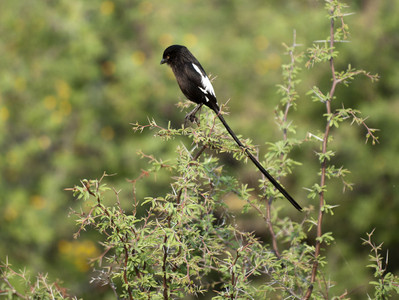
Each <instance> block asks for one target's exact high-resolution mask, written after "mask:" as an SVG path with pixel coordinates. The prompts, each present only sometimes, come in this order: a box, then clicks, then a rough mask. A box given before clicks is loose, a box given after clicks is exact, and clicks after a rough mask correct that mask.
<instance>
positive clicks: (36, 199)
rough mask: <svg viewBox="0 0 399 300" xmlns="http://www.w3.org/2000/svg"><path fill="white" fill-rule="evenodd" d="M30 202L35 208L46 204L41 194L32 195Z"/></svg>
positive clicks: (40, 207)
mask: <svg viewBox="0 0 399 300" xmlns="http://www.w3.org/2000/svg"><path fill="white" fill-rule="evenodd" d="M30 203H31V204H32V206H33V208H35V209H43V208H44V207H45V206H46V202H45V200H44V198H43V197H42V196H40V195H33V196H31V197H30Z"/></svg>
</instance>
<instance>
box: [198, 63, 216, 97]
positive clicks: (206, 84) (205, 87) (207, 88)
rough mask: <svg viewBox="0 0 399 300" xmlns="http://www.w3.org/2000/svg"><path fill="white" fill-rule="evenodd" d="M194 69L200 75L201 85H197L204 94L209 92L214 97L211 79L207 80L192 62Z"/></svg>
mask: <svg viewBox="0 0 399 300" xmlns="http://www.w3.org/2000/svg"><path fill="white" fill-rule="evenodd" d="M192 65H193V67H194V70H195V71H197V72H198V74H200V76H201V84H202V87H200V86H199V87H198V88H199V89H200V90H201V91H202V92H203V93H204V94H211V95H212V96H213V97H216V95H215V91H214V90H213V86H212V83H211V81H210V80H209V78H208V76H206V75H204V74H202V72H201V70H200V68H199V67H198V66H197V65H196V64H194V63H193V64H192ZM205 99H206V101H209V99H208V97H205Z"/></svg>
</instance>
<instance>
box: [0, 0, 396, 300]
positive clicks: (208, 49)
mask: <svg viewBox="0 0 399 300" xmlns="http://www.w3.org/2000/svg"><path fill="white" fill-rule="evenodd" d="M350 5H351V7H350V9H349V11H351V12H355V14H354V15H352V16H350V17H348V18H347V19H346V22H347V23H348V24H349V26H350V29H351V33H352V35H351V37H350V40H351V42H350V43H342V44H338V45H337V47H338V50H339V51H340V56H339V57H338V58H337V60H336V66H337V68H338V70H339V69H343V68H345V67H346V65H347V64H348V63H350V64H351V65H352V66H353V67H355V68H363V69H365V70H367V71H370V72H372V73H378V74H380V76H381V80H380V81H379V82H378V83H374V84H372V83H370V81H369V80H368V79H366V78H362V77H359V78H358V79H356V80H355V81H354V83H353V84H351V85H350V86H349V87H348V88H345V87H339V89H338V90H337V97H338V98H337V100H336V101H334V102H333V108H340V107H342V104H343V103H344V105H345V107H353V108H358V109H360V110H361V111H362V112H363V113H364V115H365V116H370V118H369V119H368V120H367V122H368V125H369V126H370V127H372V128H379V129H380V130H381V131H380V132H379V133H378V135H379V136H380V144H378V145H376V146H371V145H370V143H369V144H365V134H366V131H365V129H364V128H361V127H357V126H356V125H352V126H350V124H346V125H343V127H341V128H340V129H339V130H333V135H334V136H335V142H334V143H333V144H332V145H333V146H332V147H333V148H334V149H335V150H336V151H337V155H336V156H335V157H334V161H333V162H332V163H334V164H336V165H337V166H340V165H344V166H345V167H347V168H348V169H349V170H350V171H351V174H350V175H348V180H349V181H351V182H353V183H355V186H354V190H353V191H349V192H348V191H347V192H345V193H343V192H342V185H341V183H340V182H334V181H333V182H329V187H328V193H327V199H328V201H330V202H331V203H333V204H337V205H339V207H338V208H337V209H336V210H335V215H334V216H333V217H331V216H328V217H327V218H326V219H325V226H324V230H325V231H333V232H334V235H335V237H336V244H334V245H332V246H331V247H330V248H329V250H328V257H329V261H330V262H331V264H329V267H328V270H327V271H328V272H331V276H330V278H331V280H334V281H336V282H337V284H336V287H334V292H336V293H337V294H339V293H343V291H344V290H346V289H347V290H348V291H349V292H351V293H352V294H350V296H352V297H354V298H358V299H364V298H365V293H364V289H365V288H366V287H365V285H366V284H367V282H368V278H369V277H370V270H368V269H367V268H366V267H365V266H366V264H367V263H368V262H367V253H368V250H369V249H367V248H365V247H364V246H362V245H361V240H360V238H361V237H365V236H366V234H365V233H366V232H369V231H371V230H372V229H373V228H376V232H375V235H374V237H375V239H376V242H382V241H384V249H388V248H389V249H390V252H389V267H388V269H389V270H391V271H394V272H396V273H397V271H398V269H399V251H397V250H398V249H399V233H398V228H399V224H398V223H399V221H398V220H399V218H398V217H399V213H398V211H399V197H398V195H397V194H396V193H397V190H398V187H397V184H398V175H399V160H398V159H397V153H398V150H399V135H397V133H398V128H399V118H398V115H399V93H398V92H399V84H398V83H399V18H398V17H397V16H398V15H399V1H397V0H390V1H385V0H367V1H366V0H362V1H360V0H358V1H350ZM323 6H324V1H316V0H297V1H292V0H283V1H281V0H273V1H264V0H250V1H239V0H229V1H224V0H218V1H200V0H182V1H171V0H167V1H148V0H147V1H145V0H144V1H137V0H131V1H125V0H123V1H122V0H115V1H97V0H91V1H67V0H61V1H51V0H41V1H1V2H0V150H1V151H0V172H1V173H0V174H1V180H0V224H1V225H0V228H1V230H0V241H1V242H0V259H1V260H2V261H4V260H5V258H6V257H7V256H8V259H9V261H10V263H12V264H13V265H14V267H15V268H23V267H24V266H26V267H27V269H28V270H31V271H32V272H33V274H35V273H37V272H42V273H46V272H48V273H49V275H50V278H52V279H55V278H59V279H61V280H62V281H63V282H64V283H63V285H64V286H65V287H67V288H68V289H69V291H70V292H71V293H72V294H75V295H77V296H81V297H84V298H85V299H99V297H100V295H102V296H103V297H107V295H108V296H109V297H111V298H112V295H111V294H110V293H109V291H108V292H107V290H106V288H105V287H98V286H95V285H90V284H89V281H90V277H91V276H92V274H91V270H90V268H89V266H88V265H87V259H88V258H89V257H94V256H96V255H98V254H99V253H100V249H101V248H100V246H99V245H98V243H97V242H96V237H93V236H91V235H90V234H89V233H84V234H82V236H81V237H80V239H78V240H74V239H73V238H72V235H73V232H74V231H75V230H76V228H75V227H74V218H73V217H68V216H69V210H70V207H75V208H78V207H79V206H80V205H81V204H80V203H77V202H76V201H75V200H74V199H73V197H72V194H71V193H70V192H67V191H65V190H64V189H65V188H68V187H72V186H74V185H76V184H79V180H80V179H83V178H99V177H100V176H101V175H102V173H103V172H104V171H106V172H107V173H117V175H116V176H113V177H110V178H108V179H107V180H108V182H110V185H113V186H115V187H116V188H117V189H122V192H121V197H125V196H126V197H125V198H124V199H129V195H130V190H131V186H130V184H129V183H128V182H127V181H126V178H129V179H133V178H135V177H137V176H138V175H139V173H140V170H141V169H145V168H146V161H145V160H140V159H139V157H138V156H137V154H136V152H137V151H138V150H140V149H141V150H143V151H144V152H145V153H148V154H154V155H156V156H161V157H162V158H164V159H166V158H170V157H173V155H174V147H175V146H176V144H179V143H181V142H182V140H174V141H169V142H161V141H160V140H159V139H155V138H154V137H153V133H151V132H144V133H143V134H139V133H134V132H133V131H132V130H131V125H129V123H134V122H136V121H137V122H139V123H145V122H147V119H148V118H150V119H152V118H154V119H155V120H156V121H157V123H159V125H161V126H166V125H167V123H168V122H169V121H171V124H172V126H174V127H180V126H181V123H182V121H183V119H184V115H185V112H181V111H180V110H179V109H178V108H177V107H176V103H177V102H178V101H179V100H183V99H184V98H183V96H182V94H181V92H180V90H179V89H178V87H177V84H176V83H175V79H174V77H173V75H172V73H171V71H170V70H169V68H167V67H165V66H160V65H159V61H160V59H161V56H162V52H163V50H164V48H165V47H167V46H169V45H170V44H174V43H177V44H184V45H186V46H188V47H189V49H190V50H191V51H192V52H193V53H194V54H195V55H196V56H197V58H198V59H199V60H200V61H201V63H202V65H203V67H204V68H205V70H206V71H207V72H208V73H209V74H212V75H213V76H217V78H216V80H215V81H214V82H213V85H214V88H215V91H216V94H217V96H218V99H219V101H220V102H221V103H224V102H226V101H227V100H228V99H230V102H229V104H228V105H229V110H230V115H229V116H227V120H228V122H229V123H230V124H231V127H232V128H233V129H235V131H236V132H237V133H238V134H241V135H242V136H244V137H247V138H251V139H252V140H254V141H255V144H259V145H260V146H261V147H260V150H261V153H262V152H263V153H264V152H265V151H266V149H267V148H266V146H265V142H266V141H275V140H277V139H280V138H281V133H280V132H279V131H278V128H277V126H276V125H275V121H274V109H275V107H276V105H277V104H278V101H279V96H278V95H277V93H276V91H277V88H276V84H279V83H281V81H282V77H281V64H282V63H287V62H288V57H287V56H284V51H285V50H284V47H283V46H282V43H283V42H284V43H287V44H290V43H291V42H292V36H293V30H294V29H295V30H296V33H297V43H299V44H302V45H303V46H302V47H300V48H299V50H300V51H304V52H305V51H306V49H307V47H309V46H311V44H312V41H314V40H320V39H324V38H327V36H328V26H329V21H328V19H327V17H326V11H325V10H324V9H323ZM329 76H330V73H329V68H328V65H319V66H316V67H315V68H313V69H310V70H308V69H303V70H302V73H301V74H300V76H299V77H300V78H301V79H302V83H301V85H300V87H299V88H298V91H299V92H300V95H301V98H300V99H299V100H298V107H297V110H296V111H294V112H292V113H291V115H290V119H292V120H293V121H294V122H295V123H296V125H297V126H298V128H297V131H298V136H297V137H298V138H305V136H306V134H307V132H312V133H317V132H318V131H319V130H323V126H324V125H323V124H324V123H323V122H324V120H323V118H322V117H321V116H322V114H323V111H324V107H323V105H322V104H319V103H313V102H312V101H311V100H310V98H309V96H306V92H307V91H308V90H309V89H310V88H311V87H312V86H313V85H318V86H320V87H321V88H328V86H329V84H330V79H329ZM184 142H187V143H188V144H189V141H184ZM315 147H316V146H315V144H313V143H305V144H303V145H302V146H301V147H299V148H297V149H295V151H294V153H293V156H294V158H295V159H296V160H298V161H300V162H302V166H299V167H297V168H296V169H294V172H293V174H292V175H290V176H289V177H288V178H286V179H285V184H286V186H287V187H288V189H289V191H290V193H291V194H293V196H294V197H295V198H296V199H298V201H299V202H300V203H301V204H302V205H304V206H309V205H314V206H316V203H311V202H310V201H309V200H308V199H307V198H306V195H307V193H306V191H305V190H304V189H303V187H309V186H311V185H312V184H313V183H314V182H318V181H319V179H318V176H317V170H318V168H319V166H318V164H317V159H316V158H315V155H314V149H315ZM223 162H224V164H226V165H228V166H229V170H231V171H232V172H234V174H237V176H239V177H240V179H241V180H243V181H244V182H248V183H250V184H251V185H253V186H256V185H257V178H259V174H258V173H257V171H256V169H255V168H253V166H251V165H242V164H239V163H235V162H234V161H233V160H232V159H224V161H223ZM168 182H169V179H168V178H167V177H165V178H162V176H160V177H157V178H153V177H151V178H148V179H146V180H144V181H143V182H142V183H141V184H140V185H139V186H138V193H139V195H140V196H145V195H149V194H150V195H154V193H156V194H162V193H163V192H165V191H166V190H167V189H168ZM285 204H286V203H285ZM125 205H126V206H127V207H128V206H129V203H125ZM287 206H289V205H287ZM237 213H238V212H237ZM284 213H285V214H288V215H290V216H291V217H292V218H294V219H298V220H300V218H301V217H302V216H297V213H296V212H295V211H294V210H293V209H292V208H287V209H286V210H284ZM247 222H250V221H248V220H247ZM247 226H249V227H251V226H252V227H254V228H257V227H259V226H257V225H256V224H249V225H247ZM263 227H264V226H262V227H261V228H260V229H259V230H264V229H263ZM259 234H260V235H261V234H262V232H259ZM327 277H329V276H327Z"/></svg>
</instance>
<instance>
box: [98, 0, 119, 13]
mask: <svg viewBox="0 0 399 300" xmlns="http://www.w3.org/2000/svg"><path fill="white" fill-rule="evenodd" d="M114 10H115V4H114V2H112V1H103V2H102V3H101V6H100V12H101V14H102V15H104V16H108V15H110V14H112V13H113V12H114Z"/></svg>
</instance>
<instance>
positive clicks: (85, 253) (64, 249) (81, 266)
mask: <svg viewBox="0 0 399 300" xmlns="http://www.w3.org/2000/svg"><path fill="white" fill-rule="evenodd" d="M58 252H59V253H60V254H61V256H62V257H64V258H65V259H67V260H69V261H70V262H71V263H72V264H73V265H74V266H75V267H76V268H77V269H78V270H79V271H80V272H87V271H88V270H89V269H90V265H89V261H90V259H92V258H95V257H97V256H98V255H99V254H100V251H99V250H98V249H97V247H96V245H95V244H94V243H93V242H92V241H89V240H85V241H67V240H60V241H59V242H58Z"/></svg>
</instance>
